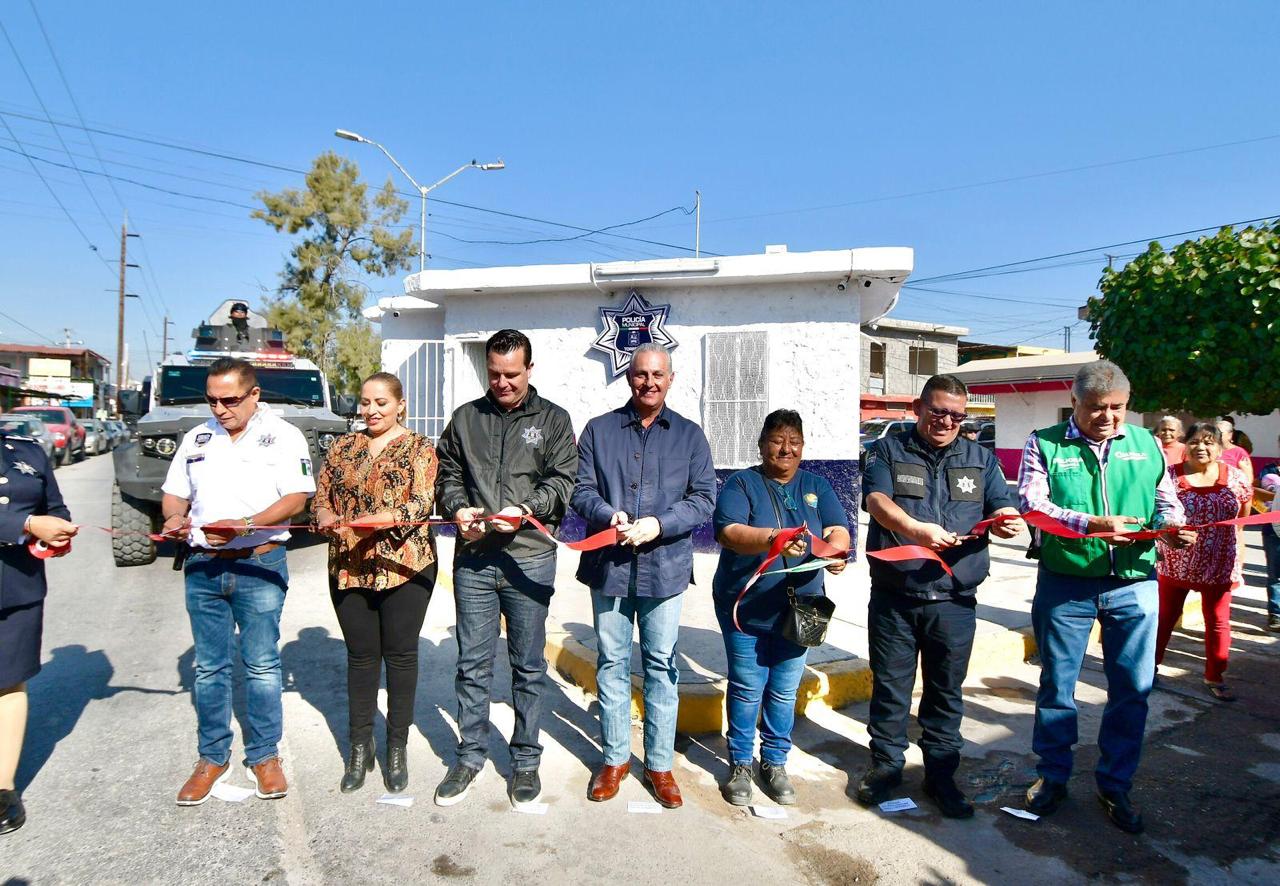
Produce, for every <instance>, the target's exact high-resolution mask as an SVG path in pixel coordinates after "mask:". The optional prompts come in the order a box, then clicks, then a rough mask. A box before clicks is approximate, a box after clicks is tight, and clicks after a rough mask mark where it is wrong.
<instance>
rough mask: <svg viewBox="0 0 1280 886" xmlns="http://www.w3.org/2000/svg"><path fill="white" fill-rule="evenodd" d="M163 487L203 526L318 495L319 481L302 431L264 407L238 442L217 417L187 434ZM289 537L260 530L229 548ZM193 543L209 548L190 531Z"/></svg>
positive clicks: (285, 533)
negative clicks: (292, 496)
mask: <svg viewBox="0 0 1280 886" xmlns="http://www.w3.org/2000/svg"><path fill="white" fill-rule="evenodd" d="M162 488H163V489H164V491H165V493H167V494H168V495H176V496H177V497H178V498H184V499H186V500H187V501H189V502H191V511H190V514H189V516H190V517H191V522H192V523H193V524H195V525H196V526H202V525H204V524H206V523H213V522H214V521H216V520H239V519H242V518H244V517H249V516H252V515H253V514H256V513H258V512H259V511H262V510H264V509H266V508H267V507H269V506H271V505H273V504H275V503H276V502H277V501H279V500H280V499H281V498H282V497H284V496H286V495H290V494H291V493H295V492H305V493H306V494H308V495H313V494H314V493H315V491H316V481H315V477H313V476H312V468H311V452H310V450H309V449H308V448H307V438H306V437H304V436H303V434H302V431H300V430H298V429H297V428H295V427H294V426H293V425H291V424H289V423H288V422H287V421H285V420H284V419H282V418H280V417H279V416H278V415H276V414H275V413H273V412H271V411H270V409H268V408H267V407H266V406H264V405H261V404H259V406H258V411H257V412H255V413H254V414H253V417H252V418H250V419H249V424H248V425H247V426H246V427H245V430H244V433H243V434H241V435H240V438H239V439H238V440H234V441H233V440H232V439H231V435H230V434H228V433H227V432H226V431H225V430H224V429H223V427H222V425H220V424H218V420H217V419H216V418H210V419H209V420H208V421H207V422H205V423H204V424H202V425H199V426H198V427H194V428H192V429H191V430H189V431H187V433H186V435H185V436H184V437H183V438H182V443H181V445H179V446H178V451H177V452H175V453H174V454H173V463H172V464H171V465H169V474H168V476H167V477H165V481H164V486H163V487H162ZM288 538H289V532H288V530H283V529H282V530H278V531H271V530H259V531H257V532H253V533H251V534H249V535H246V536H243V537H240V536H237V537H235V538H232V539H231V541H229V542H228V543H227V544H226V547H227V548H253V547H257V546H258V545H260V544H265V543H266V542H269V541H287V540H288ZM191 544H192V545H194V546H196V547H209V545H208V544H207V543H206V542H205V537H204V533H203V532H201V531H200V530H199V529H193V530H192V531H191Z"/></svg>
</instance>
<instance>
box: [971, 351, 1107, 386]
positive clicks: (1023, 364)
mask: <svg viewBox="0 0 1280 886" xmlns="http://www.w3.org/2000/svg"><path fill="white" fill-rule="evenodd" d="M1098 359H1100V358H1099V357H1098V355H1097V354H1096V353H1095V352H1093V351H1078V352H1076V353H1070V354H1065V353H1058V354H1036V355H1034V356H1029V357H1001V358H998V359H995V360H971V361H969V362H968V363H965V364H964V365H963V366H957V367H956V368H955V369H953V370H951V373H950V374H951V375H954V376H955V377H956V378H958V379H960V380H961V381H962V382H964V383H965V384H967V385H969V387H970V389H973V386H974V385H983V384H994V383H1006V384H1007V383H1010V382H1029V383H1030V382H1056V381H1063V380H1070V379H1073V378H1075V374H1076V371H1077V370H1079V369H1080V367H1081V366H1084V365H1085V364H1086V363H1092V362H1094V361H1095V360H1098ZM979 393H982V392H979ZM987 393H991V392H987Z"/></svg>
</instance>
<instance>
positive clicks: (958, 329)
mask: <svg viewBox="0 0 1280 886" xmlns="http://www.w3.org/2000/svg"><path fill="white" fill-rule="evenodd" d="M863 328H864V329H869V330H871V331H873V332H874V331H875V330H877V329H897V330H899V331H901V332H929V333H932V334H934V335H954V336H957V337H959V336H961V335H968V334H969V327H967V326H946V325H944V324H942V323H928V322H926V321H924V320H899V319H897V318H896V317H881V318H880V319H879V320H876V321H874V322H871V323H867V324H865V325H864V327H863Z"/></svg>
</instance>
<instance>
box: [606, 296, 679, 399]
mask: <svg viewBox="0 0 1280 886" xmlns="http://www.w3.org/2000/svg"><path fill="white" fill-rule="evenodd" d="M670 313H671V305H651V304H649V303H648V302H647V301H645V300H644V297H643V296H642V295H640V293H638V292H636V291H635V290H634V289H633V290H631V292H630V293H628V295H627V300H626V302H625V303H624V304H623V305H622V307H620V308H605V307H602V308H600V325H601V326H602V327H603V328H602V331H601V332H600V337H599V338H597V339H596V340H595V343H594V344H592V345H591V349H592V350H593V351H600V352H602V353H605V354H608V355H609V370H610V372H611V373H612V375H610V378H617V377H618V376H620V375H622V374H623V373H624V372H626V371H627V367H628V366H630V365H631V355H632V354H634V353H635V351H636V348H638V347H640V346H641V345H647V344H649V343H651V342H652V343H653V344H659V345H662V346H663V347H664V348H666V349H667V350H668V351H673V350H675V349H676V347H677V346H678V345H679V343H678V342H677V341H676V340H675V339H674V338H672V337H671V336H670V335H669V334H668V333H667V330H666V328H665V324H666V322H667V315H668V314H670Z"/></svg>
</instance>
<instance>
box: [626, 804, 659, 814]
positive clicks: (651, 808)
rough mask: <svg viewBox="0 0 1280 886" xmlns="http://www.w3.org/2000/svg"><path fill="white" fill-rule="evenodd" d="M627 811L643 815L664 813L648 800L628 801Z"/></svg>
mask: <svg viewBox="0 0 1280 886" xmlns="http://www.w3.org/2000/svg"><path fill="white" fill-rule="evenodd" d="M627 811H628V812H638V813H641V814H643V815H659V814H661V812H662V807H661V806H659V805H658V804H657V803H651V802H650V801H648V800H628V801H627Z"/></svg>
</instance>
